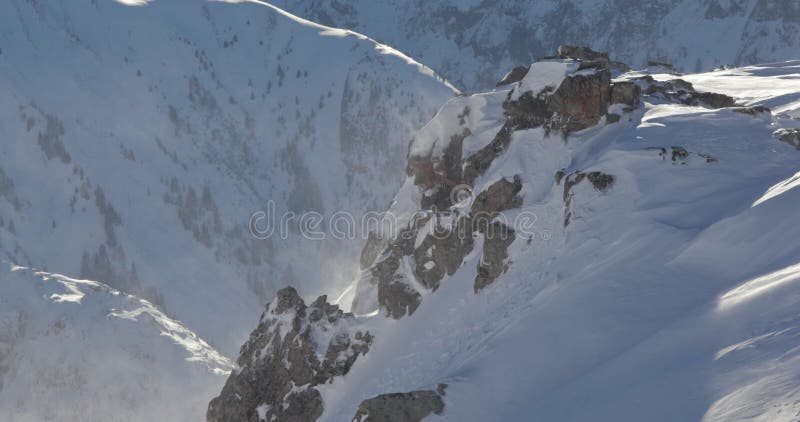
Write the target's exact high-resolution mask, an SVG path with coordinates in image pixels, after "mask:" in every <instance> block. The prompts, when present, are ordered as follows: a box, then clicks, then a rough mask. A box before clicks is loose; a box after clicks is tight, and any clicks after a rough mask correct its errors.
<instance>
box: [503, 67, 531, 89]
mask: <svg viewBox="0 0 800 422" xmlns="http://www.w3.org/2000/svg"><path fill="white" fill-rule="evenodd" d="M527 74H528V68H527V67H525V66H517V67H515V68H513V69H511V72H508V74H506V76H504V77H503V79H502V80H501V81H500V82H498V83H497V85H496V86H504V85H511V84H513V83H516V82H519V81H521V80H522V78H524V77H525V75H527Z"/></svg>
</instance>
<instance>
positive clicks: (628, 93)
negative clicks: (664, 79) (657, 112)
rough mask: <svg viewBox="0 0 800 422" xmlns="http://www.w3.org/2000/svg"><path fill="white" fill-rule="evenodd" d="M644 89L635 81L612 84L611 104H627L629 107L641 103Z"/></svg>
mask: <svg viewBox="0 0 800 422" xmlns="http://www.w3.org/2000/svg"><path fill="white" fill-rule="evenodd" d="M641 96H642V89H641V88H640V87H639V85H637V84H636V83H634V82H630V81H621V82H614V83H613V84H611V100H610V103H611V104H625V105H627V106H629V107H636V106H638V105H639V99H640V98H641Z"/></svg>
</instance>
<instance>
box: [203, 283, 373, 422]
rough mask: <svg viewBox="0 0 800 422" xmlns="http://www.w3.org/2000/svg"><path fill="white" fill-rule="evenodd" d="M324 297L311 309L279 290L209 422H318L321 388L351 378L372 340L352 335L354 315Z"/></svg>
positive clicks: (210, 411) (295, 295)
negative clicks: (319, 388) (359, 359)
mask: <svg viewBox="0 0 800 422" xmlns="http://www.w3.org/2000/svg"><path fill="white" fill-rule="evenodd" d="M326 299H327V298H326V297H325V296H320V297H319V298H317V299H316V300H315V301H314V302H313V303H312V304H311V305H310V306H306V304H305V303H304V302H303V299H302V298H300V296H299V295H298V293H297V291H296V290H295V289H293V288H291V287H287V288H284V289H282V290H279V291H278V293H277V297H276V298H275V299H274V300H273V301H272V302H271V303H270V304H269V305H268V306H267V309H266V310H265V311H264V313H263V315H262V316H261V321H260V323H259V325H258V327H256V329H255V330H253V332H252V333H251V334H250V339H249V340H248V341H247V343H245V345H244V346H242V349H241V352H240V355H239V359H238V361H237V364H238V366H239V369H238V370H234V371H233V372H232V373H231V375H230V377H229V378H228V381H227V382H226V383H225V386H224V387H223V389H222V392H221V393H220V395H219V396H218V397H216V398H215V399H213V400H212V401H211V403H210V404H209V406H208V412H207V414H206V418H207V420H209V421H219V422H223V421H225V422H227V421H253V422H256V421H261V420H267V421H270V420H279V421H298V422H302V421H314V420H316V419H317V418H318V417H319V416H320V415H322V410H323V404H322V397H321V395H320V393H319V391H318V390H317V389H316V388H314V387H315V386H317V385H320V384H324V383H328V382H330V381H331V380H332V379H333V378H334V377H336V376H341V375H344V374H346V373H347V372H348V371H349V370H350V367H351V366H352V365H353V363H355V361H356V359H357V358H358V357H359V356H361V355H364V354H366V353H367V352H368V351H369V348H370V345H371V344H372V335H371V334H370V333H369V332H361V331H357V330H353V329H350V327H349V323H350V321H351V320H352V317H353V316H352V314H349V313H344V312H342V311H341V310H340V309H339V307H338V306H336V305H331V304H329V303H328V302H327V300H326Z"/></svg>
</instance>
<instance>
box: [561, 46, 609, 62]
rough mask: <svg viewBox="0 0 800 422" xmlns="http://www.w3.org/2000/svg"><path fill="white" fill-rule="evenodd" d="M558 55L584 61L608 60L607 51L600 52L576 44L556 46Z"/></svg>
mask: <svg viewBox="0 0 800 422" xmlns="http://www.w3.org/2000/svg"><path fill="white" fill-rule="evenodd" d="M558 55H559V56H560V57H562V58H568V59H577V60H582V61H585V62H603V63H608V62H609V61H610V60H609V58H608V53H601V52H598V51H594V50H592V49H591V48H589V47H584V46H578V45H560V46H558Z"/></svg>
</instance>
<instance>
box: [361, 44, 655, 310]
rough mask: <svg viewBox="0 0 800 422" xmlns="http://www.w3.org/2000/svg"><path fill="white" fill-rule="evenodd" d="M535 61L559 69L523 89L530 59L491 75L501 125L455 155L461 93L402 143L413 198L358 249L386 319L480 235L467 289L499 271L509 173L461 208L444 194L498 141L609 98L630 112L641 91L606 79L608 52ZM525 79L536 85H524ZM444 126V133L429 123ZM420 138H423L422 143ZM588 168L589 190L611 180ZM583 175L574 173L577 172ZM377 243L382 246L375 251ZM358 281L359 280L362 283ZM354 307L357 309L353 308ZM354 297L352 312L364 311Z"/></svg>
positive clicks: (470, 179)
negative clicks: (497, 83) (543, 82)
mask: <svg viewBox="0 0 800 422" xmlns="http://www.w3.org/2000/svg"><path fill="white" fill-rule="evenodd" d="M545 66H550V67H551V68H556V69H563V70H564V71H565V75H564V77H563V78H561V79H554V80H553V81H552V82H553V83H552V84H550V85H547V86H545V87H544V88H543V89H540V90H539V91H538V92H534V90H533V89H528V87H529V86H530V85H527V83H526V80H525V79H526V78H530V77H535V76H537V75H535V74H532V73H531V72H537V71H539V70H538V68H535V67H534V66H531V67H528V68H517V69H515V70H514V71H512V72H511V73H509V74H508V75H507V77H506V78H504V80H503V81H502V82H501V83H502V84H511V86H512V89H511V90H509V91H508V94H507V96H506V98H505V101H504V102H503V106H502V107H503V115H502V118H503V120H504V122H503V125H502V127H501V128H499V130H498V131H497V132H496V133H495V135H494V137H493V138H492V139H491V140H490V141H489V142H488V143H486V144H485V145H484V146H483V147H481V148H479V149H477V150H475V151H474V152H472V153H471V154H469V155H466V156H465V147H464V145H465V142H466V140H467V139H468V138H470V137H471V136H473V132H472V127H471V126H470V119H471V116H472V110H471V108H470V107H471V103H470V102H469V99H468V98H465V99H463V100H460V102H454V103H451V104H448V105H447V106H446V107H449V108H446V109H444V110H443V111H441V112H440V115H438V116H437V118H438V119H444V118H445V117H443V116H445V115H446V116H447V119H448V120H447V121H436V122H435V124H434V126H435V127H436V128H438V129H437V130H438V131H435V132H432V133H430V134H428V135H427V136H429V137H430V138H432V139H423V140H422V141H420V140H415V141H414V143H416V142H422V143H423V145H427V147H421V148H415V145H414V143H412V147H411V150H410V152H409V159H408V166H407V168H406V174H407V176H408V180H409V181H410V182H411V183H413V187H412V189H417V190H418V191H419V192H420V193H421V195H420V199H419V204H418V207H419V208H418V209H419V210H420V211H419V212H418V213H417V215H415V217H414V218H413V219H412V220H411V221H409V222H408V223H406V225H405V226H404V227H401V230H400V232H399V233H398V234H397V235H396V236H394V237H393V238H386V239H384V238H382V237H381V238H380V239H381V240H379V236H377V235H374V234H373V235H371V236H370V239H369V240H368V242H367V245H366V246H365V248H364V252H363V253H362V262H361V264H362V268H365V270H364V273H363V274H362V277H361V280H360V281H359V283H360V284H362V285H363V286H362V287H361V288H362V290H363V289H367V290H370V291H374V294H375V296H377V306H378V307H380V308H381V309H382V310H383V312H384V313H385V314H386V315H388V316H389V317H392V318H402V317H404V316H406V315H411V314H413V313H414V311H415V310H416V309H417V307H418V306H419V304H420V302H421V301H422V298H423V297H424V296H425V294H427V293H430V292H434V291H436V290H437V289H438V287H439V283H440V282H441V280H442V279H443V278H444V277H445V276H447V275H452V274H453V273H455V271H456V270H458V268H459V267H460V266H461V265H462V263H463V261H464V258H465V257H466V256H467V254H469V253H470V252H471V251H472V250H473V248H474V247H475V243H476V242H480V241H482V242H483V244H482V255H481V260H480V263H479V264H478V267H477V270H476V271H477V275H476V277H475V283H474V290H475V291H476V292H478V291H480V290H481V289H483V288H485V287H486V286H488V285H489V284H491V283H492V282H493V281H494V280H496V279H497V277H498V276H499V275H501V274H502V273H503V272H505V271H506V270H507V269H508V266H509V265H510V263H509V262H508V260H507V258H508V253H507V251H508V248H509V246H510V245H511V244H512V243H513V242H514V240H515V239H516V235H515V233H514V230H513V229H511V228H510V227H507V226H506V225H505V224H503V223H502V222H496V221H493V219H494V218H495V217H496V216H497V215H498V213H500V212H502V211H503V210H507V209H511V208H516V207H519V206H520V205H521V204H522V202H521V198H520V197H519V196H518V193H519V192H520V191H521V189H522V181H521V178H519V177H514V178H501V179H500V180H497V181H496V182H494V183H492V184H491V185H489V186H488V187H487V188H486V189H485V190H483V191H481V192H475V194H474V195H473V194H472V192H469V194H470V195H469V197H470V198H469V201H470V202H469V207H468V208H464V207H462V206H461V205H459V204H457V203H455V202H460V201H455V200H454V195H453V192H454V190H457V189H459V187H462V186H472V185H473V184H474V183H475V181H476V180H477V179H478V178H479V177H481V176H483V175H484V174H485V172H486V170H487V169H488V168H489V167H490V166H491V164H492V163H493V162H494V160H495V159H496V158H497V157H499V156H500V155H502V154H503V153H504V152H505V151H506V150H507V148H508V146H509V144H510V142H511V139H512V135H513V133H514V132H515V131H519V130H525V129H531V128H537V127H543V128H544V129H545V131H546V132H547V133H549V132H551V131H553V130H556V131H558V132H560V133H562V134H564V135H565V136H566V135H568V134H569V133H571V132H574V131H578V130H581V129H585V128H588V127H591V126H594V125H596V124H598V123H600V122H601V121H603V119H604V118H605V117H606V115H607V112H608V107H609V104H611V103H612V101H616V102H618V103H621V104H625V105H626V106H627V107H628V109H632V108H633V107H635V106H638V104H639V97H640V95H641V88H640V87H639V85H638V84H636V83H633V82H618V83H615V84H612V83H611V76H610V72H609V61H608V55H607V54H604V53H597V52H594V51H592V50H590V49H586V48H581V47H571V46H564V47H562V48H561V49H560V50H559V56H558V57H557V58H554V59H550V60H549V61H548V62H545ZM533 86H536V84H534V85H533ZM441 128H448V129H447V131H446V132H442V131H440V130H439V129H441ZM426 141H430V142H431V143H430V144H426V143H425V142H426ZM595 176H596V175H594V174H590V179H591V180H592V182H593V184H596V186H598V189H606V186H610V185H611V184H612V183H613V179H611V180H608V179H604V178H602V177H600V176H597V177H595ZM581 177H584V176H581ZM380 248H383V249H382V251H381V252H379V250H380ZM364 286H366V287H364ZM356 305H358V306H356ZM362 305H363V304H362V303H359V298H358V294H357V297H356V300H355V301H354V310H356V312H368V311H370V309H367V308H366V305H364V306H362Z"/></svg>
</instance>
